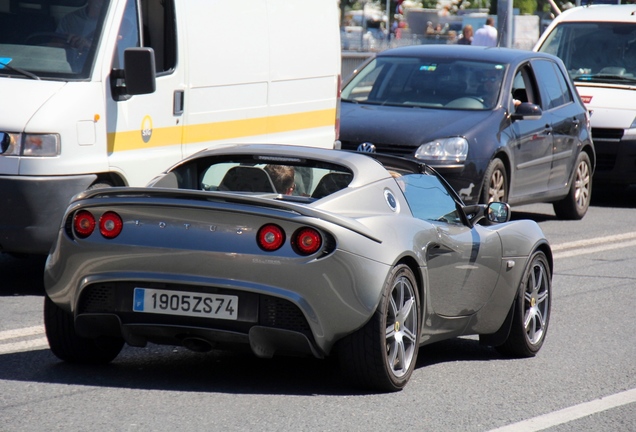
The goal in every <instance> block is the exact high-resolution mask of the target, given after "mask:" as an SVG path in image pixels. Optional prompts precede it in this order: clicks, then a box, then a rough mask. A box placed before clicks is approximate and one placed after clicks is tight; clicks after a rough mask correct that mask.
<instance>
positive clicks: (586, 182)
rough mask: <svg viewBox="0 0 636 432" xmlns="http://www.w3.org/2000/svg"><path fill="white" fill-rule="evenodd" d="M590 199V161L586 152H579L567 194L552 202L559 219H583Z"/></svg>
mask: <svg viewBox="0 0 636 432" xmlns="http://www.w3.org/2000/svg"><path fill="white" fill-rule="evenodd" d="M591 199H592V163H591V162H590V157H589V156H588V154H587V153H585V152H581V153H579V156H578V158H577V159H576V166H575V169H574V177H573V179H572V184H571V186H570V191H569V193H568V195H567V196H566V197H565V198H563V199H562V200H561V201H557V202H555V203H554V204H552V207H553V208H554V213H555V214H556V216H557V217H558V218H559V219H565V220H568V219H569V220H579V219H583V216H585V213H587V209H588V207H589V206H590V200H591Z"/></svg>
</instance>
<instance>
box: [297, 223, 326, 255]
mask: <svg viewBox="0 0 636 432" xmlns="http://www.w3.org/2000/svg"><path fill="white" fill-rule="evenodd" d="M321 246H322V236H321V235H320V233H319V232H318V231H316V230H315V229H313V228H301V229H299V230H298V231H296V232H295V233H294V236H293V238H292V247H293V248H294V250H295V251H296V252H297V253H298V254H300V255H311V254H313V253H316V252H318V250H320V248H321Z"/></svg>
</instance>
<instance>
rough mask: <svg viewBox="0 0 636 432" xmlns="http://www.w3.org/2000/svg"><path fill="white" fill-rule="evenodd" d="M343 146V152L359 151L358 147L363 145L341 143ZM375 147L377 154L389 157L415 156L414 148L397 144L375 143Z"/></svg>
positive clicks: (348, 142) (349, 142)
mask: <svg viewBox="0 0 636 432" xmlns="http://www.w3.org/2000/svg"><path fill="white" fill-rule="evenodd" d="M341 144H342V147H341V148H342V149H343V150H354V151H356V150H358V146H359V145H360V144H361V143H359V142H353V141H341ZM373 144H374V145H375V149H376V152H377V153H382V154H389V155H394V156H402V157H405V156H412V155H413V150H414V149H413V148H411V147H404V146H399V145H395V144H378V143H373Z"/></svg>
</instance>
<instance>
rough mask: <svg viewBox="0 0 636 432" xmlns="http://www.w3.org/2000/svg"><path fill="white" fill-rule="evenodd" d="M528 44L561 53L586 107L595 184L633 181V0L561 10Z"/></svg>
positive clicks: (635, 178)
mask: <svg viewBox="0 0 636 432" xmlns="http://www.w3.org/2000/svg"><path fill="white" fill-rule="evenodd" d="M534 50H535V51H542V52H547V53H550V54H554V55H557V56H559V57H561V59H562V60H563V62H564V63H565V66H566V67H567V69H568V72H569V73H570V76H571V77H572V80H573V81H574V84H575V85H576V87H577V89H578V91H579V94H580V95H581V98H582V99H583V102H584V103H585V104H586V106H587V107H588V109H589V110H590V111H592V116H591V125H592V139H593V141H594V147H595V149H596V158H597V162H596V170H595V172H594V182H595V185H596V186H603V185H605V186H610V187H624V186H627V185H630V184H636V5H611V6H603V5H599V6H583V7H576V8H572V9H569V10H566V11H565V12H563V13H562V14H560V15H559V16H557V18H556V19H555V20H554V21H553V22H552V23H551V24H550V26H549V27H548V28H547V29H546V30H545V32H544V33H543V34H542V35H541V38H540V39H539V41H538V42H537V44H536V46H535V47H534Z"/></svg>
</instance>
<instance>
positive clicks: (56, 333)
mask: <svg viewBox="0 0 636 432" xmlns="http://www.w3.org/2000/svg"><path fill="white" fill-rule="evenodd" d="M44 328H45V330H46V338H47V339H48V341H49V346H50V347H51V351H52V352H53V354H55V356H56V357H57V358H59V359H60V360H64V361H66V362H69V363H85V364H104V363H109V362H111V361H112V360H113V359H114V358H115V357H117V355H119V353H120V352H121V349H122V348H123V347H124V340H123V339H121V338H115V337H106V336H104V337H99V338H96V339H89V338H83V337H81V336H79V335H78V334H77V333H76V332H75V325H74V323H73V316H72V315H71V314H69V313H68V312H66V311H65V310H63V309H62V308H60V307H59V306H58V305H56V304H55V303H53V301H52V300H51V299H50V298H48V296H45V297H44Z"/></svg>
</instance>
